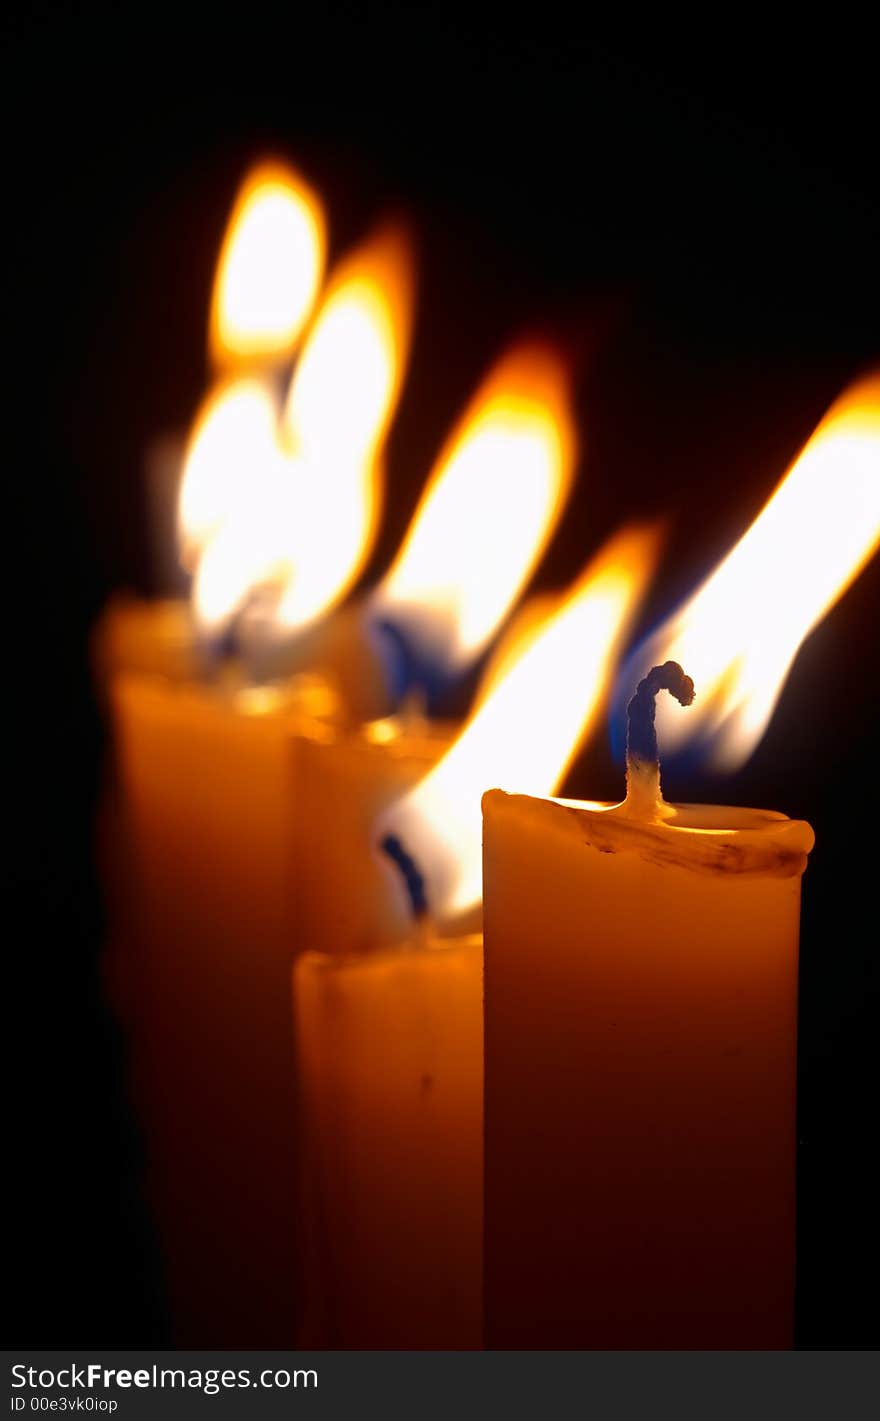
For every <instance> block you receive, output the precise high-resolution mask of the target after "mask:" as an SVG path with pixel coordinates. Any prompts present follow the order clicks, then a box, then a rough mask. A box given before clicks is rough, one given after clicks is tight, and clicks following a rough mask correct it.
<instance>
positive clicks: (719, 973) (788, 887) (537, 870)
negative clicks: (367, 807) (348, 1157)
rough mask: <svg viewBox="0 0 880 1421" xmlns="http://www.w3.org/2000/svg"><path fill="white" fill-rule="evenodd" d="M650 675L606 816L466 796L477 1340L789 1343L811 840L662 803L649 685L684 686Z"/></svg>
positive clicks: (727, 813) (777, 826) (749, 816)
mask: <svg viewBox="0 0 880 1421" xmlns="http://www.w3.org/2000/svg"><path fill="white" fill-rule="evenodd" d="M672 665H673V664H672V663H669V666H672ZM662 672H663V673H664V674H661V675H659V676H655V673H652V676H654V677H655V679H654V680H653V681H652V682H651V684H650V685H649V686H648V687H647V690H643V688H642V687H640V694H641V695H642V698H643V701H644V698H645V696H646V695H647V699H648V700H649V701H650V706H649V715H648V720H649V730H648V733H647V735H645V734H644V724H642V730H641V731H640V732H638V733H636V734H633V733H631V740H630V757H629V782H628V793H627V799H626V801H625V802H624V803H623V804H621V805H618V806H614V807H611V806H608V805H599V804H589V803H580V804H575V803H566V802H553V801H550V800H546V799H538V798H531V797H527V796H522V795H508V794H504V793H502V792H501V791H500V790H493V791H491V792H490V793H488V794H487V795H486V796H485V798H484V801H483V809H484V824H485V830H484V833H485V839H484V894H485V907H484V916H485V1108H486V1195H485V1197H486V1235H485V1248H486V1260H485V1280H486V1328H487V1333H486V1343H487V1346H490V1347H493V1348H522V1347H537V1348H541V1347H557V1348H558V1347H564V1348H566V1347H567V1348H612V1349H615V1348H616V1349H638V1348H658V1347H659V1348H667V1349H669V1348H678V1349H704V1348H728V1349H729V1348H784V1347H789V1346H790V1345H791V1342H792V1334H793V1323H794V1223H795V1216H794V1201H795V1195H794V1189H795V1086H796V1079H795V1069H796V1027H797V964H798V934H799V905H800V879H801V874H802V873H803V870H804V867H805V865H806V859H807V854H808V852H809V850H810V848H811V847H812V844H813V833H812V830H811V829H810V827H809V825H807V824H805V823H803V822H800V821H796V820H789V819H786V818H785V817H784V816H782V815H779V814H772V813H769V812H764V811H759V810H745V809H732V808H725V807H719V806H700V805H677V806H673V805H667V804H666V803H665V802H664V801H663V800H662V798H661V797H660V794H659V772H658V770H657V766H656V740H654V741H653V748H652V746H651V740H652V738H653V696H654V694H656V690H657V686H658V685H660V684H662V685H669V686H671V687H672V689H674V690H675V693H676V694H677V695H679V696H680V698H682V699H683V700H684V701H685V702H686V701H687V697H688V694H689V692H688V689H687V684H686V679H682V678H681V672H680V668H678V667H675V668H674V671H673V672H670V671H669V670H668V668H667V667H664V668H662ZM676 673H677V674H676ZM690 693H692V685H691V688H690ZM634 705H635V701H634ZM633 723H634V724H635V721H634V722H633Z"/></svg>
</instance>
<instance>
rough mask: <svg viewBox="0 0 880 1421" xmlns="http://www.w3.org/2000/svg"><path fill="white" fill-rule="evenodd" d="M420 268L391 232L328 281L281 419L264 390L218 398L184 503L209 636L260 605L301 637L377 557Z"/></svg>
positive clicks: (258, 384)
mask: <svg viewBox="0 0 880 1421" xmlns="http://www.w3.org/2000/svg"><path fill="white" fill-rule="evenodd" d="M412 288H413V274H412V260H411V254H410V249H409V246H408V244H407V242H406V241H405V239H404V237H403V235H402V234H401V233H400V232H399V231H398V230H396V229H386V230H385V231H383V232H382V233H380V234H379V235H378V236H375V237H373V238H372V239H371V240H370V241H368V242H366V243H365V244H364V245H363V246H362V247H360V248H359V249H358V250H357V251H355V252H354V253H353V254H352V255H351V256H350V257H349V258H348V259H347V261H346V262H345V263H344V264H343V265H342V266H341V268H340V269H339V270H338V271H337V273H336V274H335V275H334V276H333V278H332V279H331V282H330V285H329V287H328V290H327V293H326V296H325V297H324V299H323V301H322V303H321V306H320V309H319V311H318V314H317V316H316V318H315V321H314V324H313V326H312V329H311V331H310V332H309V335H308V337H307V339H306V342H305V345H304V347H303V351H302V354H301V356H300V358H299V362H298V365H297V368H296V371H295V374H294V377H293V380H292V384H291V388H290V391H289V394H288V397H287V401H286V404H285V407H284V409H283V411H281V412H279V408H278V401H277V398H276V395H275V390H274V386H272V385H271V384H270V383H268V382H263V381H261V380H260V379H257V378H253V377H252V378H249V379H239V380H235V381H233V382H231V383H229V384H227V385H224V386H221V387H220V389H219V390H217V391H215V392H214V393H213V394H212V395H211V396H210V397H209V399H208V400H207V401H206V403H205V405H204V407H203V409H202V412H201V413H200V415H199V418H198V419H197V422H196V426H195V429H194V431H193V434H192V437H191V439H190V443H189V448H188V451H187V455H186V460H185V464H184V475H183V481H182V484H181V494H180V513H179V524H180V537H181V546H182V549H183V557H184V561H185V562H186V564H187V565H189V566H194V567H195V576H194V582H193V601H194V607H195V613H196V617H197V620H198V621H199V623H200V625H201V626H202V627H203V628H204V629H205V630H206V631H209V632H217V631H219V630H220V629H221V628H222V627H223V625H224V624H225V623H226V622H227V621H228V620H229V619H230V618H231V617H233V616H234V615H235V614H236V612H237V611H238V610H239V609H240V608H241V607H242V606H243V605H244V604H245V602H246V601H247V600H248V599H250V598H251V597H252V596H253V595H254V594H256V593H261V592H263V593H266V592H268V593H269V594H270V606H271V620H272V622H273V624H274V625H275V626H276V627H278V628H280V629H284V630H288V631H290V630H294V629H297V628H301V627H304V626H306V625H307V624H308V623H309V622H311V621H313V620H314V619H315V618H317V617H319V616H320V615H322V614H323V613H324V612H326V611H328V610H329V608H330V607H331V606H332V605H333V604H334V603H335V602H337V601H338V600H339V599H340V598H341V597H342V596H343V595H344V594H345V592H346V591H347V590H348V588H349V586H350V585H351V583H352V582H353V581H354V579H355V578H356V577H357V575H358V572H359V571H360V568H361V566H362V564H363V561H364V559H365V557H366V555H367V553H368V552H369V549H370V546H371V543H372V539H373V536H374V533H375V529H376V524H377V521H378V511H379V504H380V493H381V480H380V463H379V460H380V453H381V448H382V443H383V440H384V437H385V434H386V432H387V428H388V425H389V423H390V421H391V417H392V415H393V412H394V408H395V405H396V402H397V398H398V395H399V392H400V387H401V384H402V380H403V372H404V368H405V365H406V355H407V349H408V344H409V332H410V324H411V313H412Z"/></svg>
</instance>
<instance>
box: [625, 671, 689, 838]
mask: <svg viewBox="0 0 880 1421" xmlns="http://www.w3.org/2000/svg"><path fill="white" fill-rule="evenodd" d="M658 691H668V692H669V693H670V695H672V696H675V699H676V700H677V701H679V702H680V703H681V705H683V706H689V705H691V704H692V703H693V700H694V694H695V693H694V683H693V681H692V680H691V678H690V676H687V675H686V674H685V672H684V671H683V670H682V668H681V667H680V666H679V664H678V662H677V661H664V663H663V665H662V666H654V667H652V669H651V670H650V671H649V672H648V674H647V676H646V677H645V678H644V680H643V681H640V682H639V684H638V686H637V687H636V692H635V695H634V696H633V698H632V700H631V701H630V703H629V705H628V706H627V708H626V718H627V727H626V804H627V808H628V809H629V810H630V811H631V812H634V813H641V814H643V813H645V812H648V813H650V812H655V811H656V810H657V808H658V807H659V806H660V805H662V803H663V794H662V791H661V788H660V757H659V754H658V751H657V729H656V726H655V723H654V722H655V717H656V714H657V693H658Z"/></svg>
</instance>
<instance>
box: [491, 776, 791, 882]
mask: <svg viewBox="0 0 880 1421" xmlns="http://www.w3.org/2000/svg"><path fill="white" fill-rule="evenodd" d="M487 803H491V805H492V808H493V809H494V810H496V812H501V811H505V810H506V811H507V812H510V813H515V814H517V815H518V816H520V817H521V818H522V820H523V822H525V823H530V824H531V825H532V826H533V827H534V828H535V829H536V831H538V832H540V833H541V835H542V836H544V837H545V838H546V837H547V836H548V835H552V834H557V835H566V836H569V837H570V836H575V837H577V838H578V839H580V840H581V842H582V843H584V844H587V845H588V846H589V847H590V848H594V849H596V850H598V852H600V853H606V854H626V853H629V854H636V855H638V856H639V857H640V858H642V859H644V860H647V861H648V862H651V863H656V864H660V865H667V866H670V867H677V868H682V869H686V870H690V871H693V872H695V873H712V874H723V875H729V874H758V875H764V876H769V877H774V878H789V877H793V876H794V875H799V874H801V873H803V871H804V869H805V868H806V865H807V855H808V853H809V852H810V850H811V849H812V847H813V844H814V842H815V835H814V834H813V830H812V829H811V828H810V825H809V824H807V823H806V822H805V821H804V820H802V819H789V818H787V817H786V815H784V814H777V813H775V812H774V811H773V810H765V809H741V808H738V807H736V806H734V805H718V804H669V805H666V810H667V811H668V813H667V815H666V817H664V818H660V819H642V818H635V817H633V816H632V815H631V814H630V813H628V812H627V809H626V804H625V802H624V803H623V804H602V803H599V802H597V801H593V800H570V799H569V800H566V799H535V798H533V797H532V796H530V795H524V794H505V792H504V791H503V790H499V789H493V790H489V791H488V793H487V794H485V795H484V796H483V805H484V809H485V806H486V805H487Z"/></svg>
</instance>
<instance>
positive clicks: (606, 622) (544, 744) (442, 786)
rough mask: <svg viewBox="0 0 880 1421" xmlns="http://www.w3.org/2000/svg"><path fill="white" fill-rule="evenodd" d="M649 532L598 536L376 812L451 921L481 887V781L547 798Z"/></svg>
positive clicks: (602, 678)
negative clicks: (409, 780)
mask: <svg viewBox="0 0 880 1421" xmlns="http://www.w3.org/2000/svg"><path fill="white" fill-rule="evenodd" d="M658 547H659V537H658V534H657V532H656V531H655V530H651V529H646V528H630V529H625V530H624V531H623V532H622V533H620V534H618V535H617V536H616V537H615V538H613V539H612V540H611V542H610V543H608V544H606V546H605V548H604V549H603V550H602V552H601V553H600V554H599V555H598V557H597V558H595V559H594V561H593V562H592V563H591V564H590V565H589V566H588V568H587V569H586V571H585V572H584V573H583V575H582V576H581V577H580V579H579V580H578V582H577V583H576V584H575V586H574V588H573V589H572V590H571V592H570V593H569V594H568V595H567V596H566V597H565V598H564V599H562V601H561V605H560V606H559V607H558V609H557V610H555V611H554V612H553V613H552V614H551V615H550V616H549V617H547V618H546V620H545V621H544V623H543V625H542V626H541V627H540V629H537V628H536V627H535V626H534V625H533V624H531V622H528V623H527V624H525V625H524V626H523V629H522V639H521V643H520V649H519V652H518V654H517V650H516V648H514V647H512V646H509V647H508V648H507V650H506V652H505V656H504V661H503V666H502V667H498V668H496V673H493V679H494V684H493V686H492V687H491V689H490V691H489V693H488V694H485V695H483V697H482V698H481V700H480V702H479V704H478V707H477V709H476V711H475V712H474V714H473V715H472V717H471V719H470V721H469V722H468V724H467V725H466V726H465V729H464V730H463V731H462V733H461V735H460V736H459V737H458V739H457V740H456V742H455V744H454V745H453V746H452V748H451V749H450V750H449V751H448V753H447V754H446V755H445V756H444V758H443V759H442V760H441V761H440V763H439V764H438V765H437V766H436V767H435V769H433V770H432V771H431V772H430V773H429V774H428V775H427V776H426V778H425V779H424V780H422V782H421V783H420V784H419V785H417V786H416V788H415V789H413V790H411V791H410V792H409V794H407V795H405V796H403V797H402V798H401V799H399V800H397V801H396V803H395V804H394V805H392V807H391V809H390V810H389V811H387V813H386V814H385V815H383V817H382V820H381V821H380V824H379V840H380V841H381V840H382V839H384V838H385V837H386V835H389V834H392V835H395V836H397V837H398V838H399V839H400V841H401V842H402V844H403V845H404V847H405V849H406V851H407V853H408V854H409V855H410V856H411V857H412V858H413V859H414V860H415V861H416V863H417V864H418V866H419V869H420V871H421V872H422V873H423V875H424V877H425V880H426V884H427V901H428V906H429V911H430V912H431V913H432V915H433V916H434V917H435V918H446V919H449V918H455V917H458V916H459V915H461V914H463V913H465V912H467V911H468V910H470V909H472V908H474V907H476V906H477V905H478V904H479V902H480V898H481V896H482V894H481V877H482V862H481V845H482V815H481V809H480V801H481V798H482V795H483V793H484V791H485V790H487V789H491V788H494V787H496V786H500V787H501V788H505V789H510V790H513V791H516V792H518V793H522V794H533V795H548V794H552V793H553V791H554V789H555V788H556V787H557V785H558V784H559V783H560V781H561V780H562V778H563V776H564V775H565V772H566V770H567V768H568V766H569V764H570V762H571V760H572V759H573V758H574V756H575V753H576V751H577V748H578V745H579V743H580V742H581V740H582V739H583V738H584V736H585V735H586V733H587V731H588V730H589V728H590V726H591V725H592V723H593V720H594V717H595V714H596V712H597V710H598V708H599V706H600V704H601V702H602V700H603V697H604V694H605V691H606V688H607V685H608V682H609V679H610V677H611V675H612V674H613V671H614V666H615V661H616V657H617V655H618V653H619V651H620V649H621V646H622V644H623V642H624V638H625V636H626V634H627V631H628V629H629V627H630V624H631V621H632V618H633V616H634V614H635V612H636V609H637V607H638V604H639V601H640V600H641V598H642V596H643V594H644V591H645V589H646V586H647V583H648V580H649V577H650V575H651V573H652V572H653V569H654V566H655V564H656V560H657V553H658Z"/></svg>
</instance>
